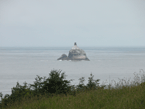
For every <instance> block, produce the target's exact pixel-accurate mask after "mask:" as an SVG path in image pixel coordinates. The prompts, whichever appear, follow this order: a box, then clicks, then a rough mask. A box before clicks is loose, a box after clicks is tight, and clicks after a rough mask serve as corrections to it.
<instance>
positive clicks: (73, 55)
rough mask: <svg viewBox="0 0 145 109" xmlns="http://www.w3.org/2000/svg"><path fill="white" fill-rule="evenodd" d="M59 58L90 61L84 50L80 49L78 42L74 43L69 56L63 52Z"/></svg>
mask: <svg viewBox="0 0 145 109" xmlns="http://www.w3.org/2000/svg"><path fill="white" fill-rule="evenodd" d="M57 60H87V61H89V59H88V58H87V56H86V53H85V52H84V50H82V49H79V47H78V46H77V44H76V43H75V44H74V46H73V47H72V49H71V50H70V51H69V54H68V56H67V55H66V54H62V55H61V57H60V58H58V59H57Z"/></svg>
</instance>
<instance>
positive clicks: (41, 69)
mask: <svg viewBox="0 0 145 109" xmlns="http://www.w3.org/2000/svg"><path fill="white" fill-rule="evenodd" d="M80 48H81V49H83V50H84V51H85V52H86V54H87V57H88V58H89V59H90V61H58V60H57V58H59V57H60V56H61V55H62V54H64V53H65V54H67V55H68V53H69V50H70V49H71V47H34V48H18V47H2V48H0V92H2V93H3V94H11V88H12V87H15V86H16V82H19V83H20V84H21V85H22V84H23V83H24V82H27V83H28V84H30V83H33V82H34V80H35V77H36V75H39V76H41V77H44V76H46V77H48V76H49V73H50V71H51V70H53V69H54V70H62V71H63V72H65V74H66V75H67V77H66V79H67V80H70V79H73V81H72V82H71V84H72V85H78V84H79V78H81V77H85V82H84V83H85V84H86V83H87V82H88V77H89V76H90V74H91V73H92V74H93V75H94V79H100V84H102V83H103V82H104V81H108V82H109V81H110V80H115V81H118V78H120V79H121V78H133V77H134V73H135V72H136V73H139V71H140V70H141V69H143V70H145V48H141V47H140V48H139V47H136V48H135V47H132V48H131V47H130V48H129V47H114V48H113V47H80Z"/></svg>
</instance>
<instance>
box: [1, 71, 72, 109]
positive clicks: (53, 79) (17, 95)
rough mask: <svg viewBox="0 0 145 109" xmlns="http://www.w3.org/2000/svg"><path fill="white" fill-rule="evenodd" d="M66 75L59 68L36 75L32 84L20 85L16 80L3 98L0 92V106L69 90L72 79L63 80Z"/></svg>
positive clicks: (64, 92) (65, 92)
mask: <svg viewBox="0 0 145 109" xmlns="http://www.w3.org/2000/svg"><path fill="white" fill-rule="evenodd" d="M65 77H66V75H65V73H64V72H62V71H61V70H58V71H57V70H52V71H51V72H50V74H49V77H48V78H46V77H40V76H38V75H37V77H36V78H35V81H34V84H29V85H27V83H26V82H25V83H24V85H23V86H22V85H20V84H19V83H18V82H17V84H16V87H13V88H12V94H11V95H8V94H6V95H5V96H4V98H3V97H2V93H0V97H1V99H2V103H0V106H2V105H3V106H4V107H5V106H7V105H8V104H12V103H14V102H16V101H17V102H19V101H21V100H22V99H24V98H32V97H34V96H37V97H39V96H41V95H44V94H45V95H46V94H47V95H50V96H51V95H52V94H65V95H67V93H69V92H70V91H71V85H70V81H72V80H69V81H68V80H64V79H65Z"/></svg>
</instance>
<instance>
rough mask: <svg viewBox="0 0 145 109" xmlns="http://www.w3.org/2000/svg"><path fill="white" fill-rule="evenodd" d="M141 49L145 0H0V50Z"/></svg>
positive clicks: (143, 35) (143, 42)
mask: <svg viewBox="0 0 145 109" xmlns="http://www.w3.org/2000/svg"><path fill="white" fill-rule="evenodd" d="M74 42H77V45H78V46H85V47H145V0H0V47H67V46H73V44H74Z"/></svg>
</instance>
